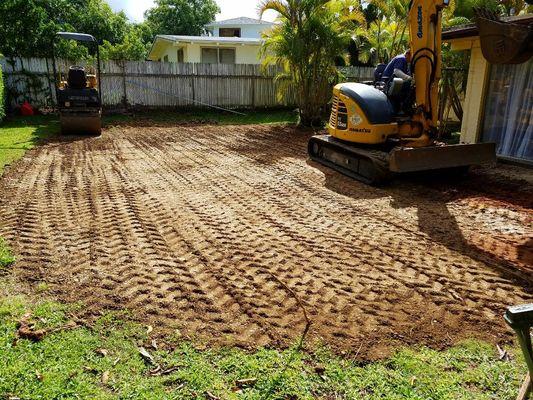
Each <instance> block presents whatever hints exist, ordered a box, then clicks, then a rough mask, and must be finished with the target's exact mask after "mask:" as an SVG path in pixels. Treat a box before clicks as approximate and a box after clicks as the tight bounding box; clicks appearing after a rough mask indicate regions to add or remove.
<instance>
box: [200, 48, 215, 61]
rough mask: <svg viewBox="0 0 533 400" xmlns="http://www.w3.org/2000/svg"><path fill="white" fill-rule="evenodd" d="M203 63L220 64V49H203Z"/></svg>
mask: <svg viewBox="0 0 533 400" xmlns="http://www.w3.org/2000/svg"><path fill="white" fill-rule="evenodd" d="M202 63H204V64H218V49H208V48H202Z"/></svg>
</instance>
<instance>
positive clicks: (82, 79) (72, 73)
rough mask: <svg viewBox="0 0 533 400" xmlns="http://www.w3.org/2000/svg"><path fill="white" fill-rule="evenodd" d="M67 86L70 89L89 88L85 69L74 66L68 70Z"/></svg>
mask: <svg viewBox="0 0 533 400" xmlns="http://www.w3.org/2000/svg"><path fill="white" fill-rule="evenodd" d="M67 85H68V87H69V88H70V89H84V88H86V87H87V74H86V73H85V68H83V67H80V66H77V65H74V66H72V67H70V68H69V70H68V78H67Z"/></svg>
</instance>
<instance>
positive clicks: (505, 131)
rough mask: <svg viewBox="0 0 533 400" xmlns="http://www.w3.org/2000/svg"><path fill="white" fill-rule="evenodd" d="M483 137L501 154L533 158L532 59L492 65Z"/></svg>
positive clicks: (527, 158) (532, 159)
mask: <svg viewBox="0 0 533 400" xmlns="http://www.w3.org/2000/svg"><path fill="white" fill-rule="evenodd" d="M482 140H483V141H484V142H496V143H497V153H498V155H500V156H504V157H512V158H519V159H523V160H527V161H533V59H531V60H529V61H528V62H526V63H523V64H515V65H492V68H491V73H490V82H489V88H488V92H487V99H486V102H485V116H484V121H483V137H482Z"/></svg>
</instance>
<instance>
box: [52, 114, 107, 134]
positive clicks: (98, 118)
mask: <svg viewBox="0 0 533 400" xmlns="http://www.w3.org/2000/svg"><path fill="white" fill-rule="evenodd" d="M59 119H60V122H61V134H63V135H87V136H99V135H100V134H101V133H102V115H101V112H100V110H95V111H87V112H80V111H72V112H65V111H62V112H61V114H60V118H59Z"/></svg>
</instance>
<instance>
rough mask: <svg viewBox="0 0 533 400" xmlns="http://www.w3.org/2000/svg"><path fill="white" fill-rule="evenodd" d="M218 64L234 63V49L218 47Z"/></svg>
mask: <svg viewBox="0 0 533 400" xmlns="http://www.w3.org/2000/svg"><path fill="white" fill-rule="evenodd" d="M219 62H220V64H235V49H219Z"/></svg>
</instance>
